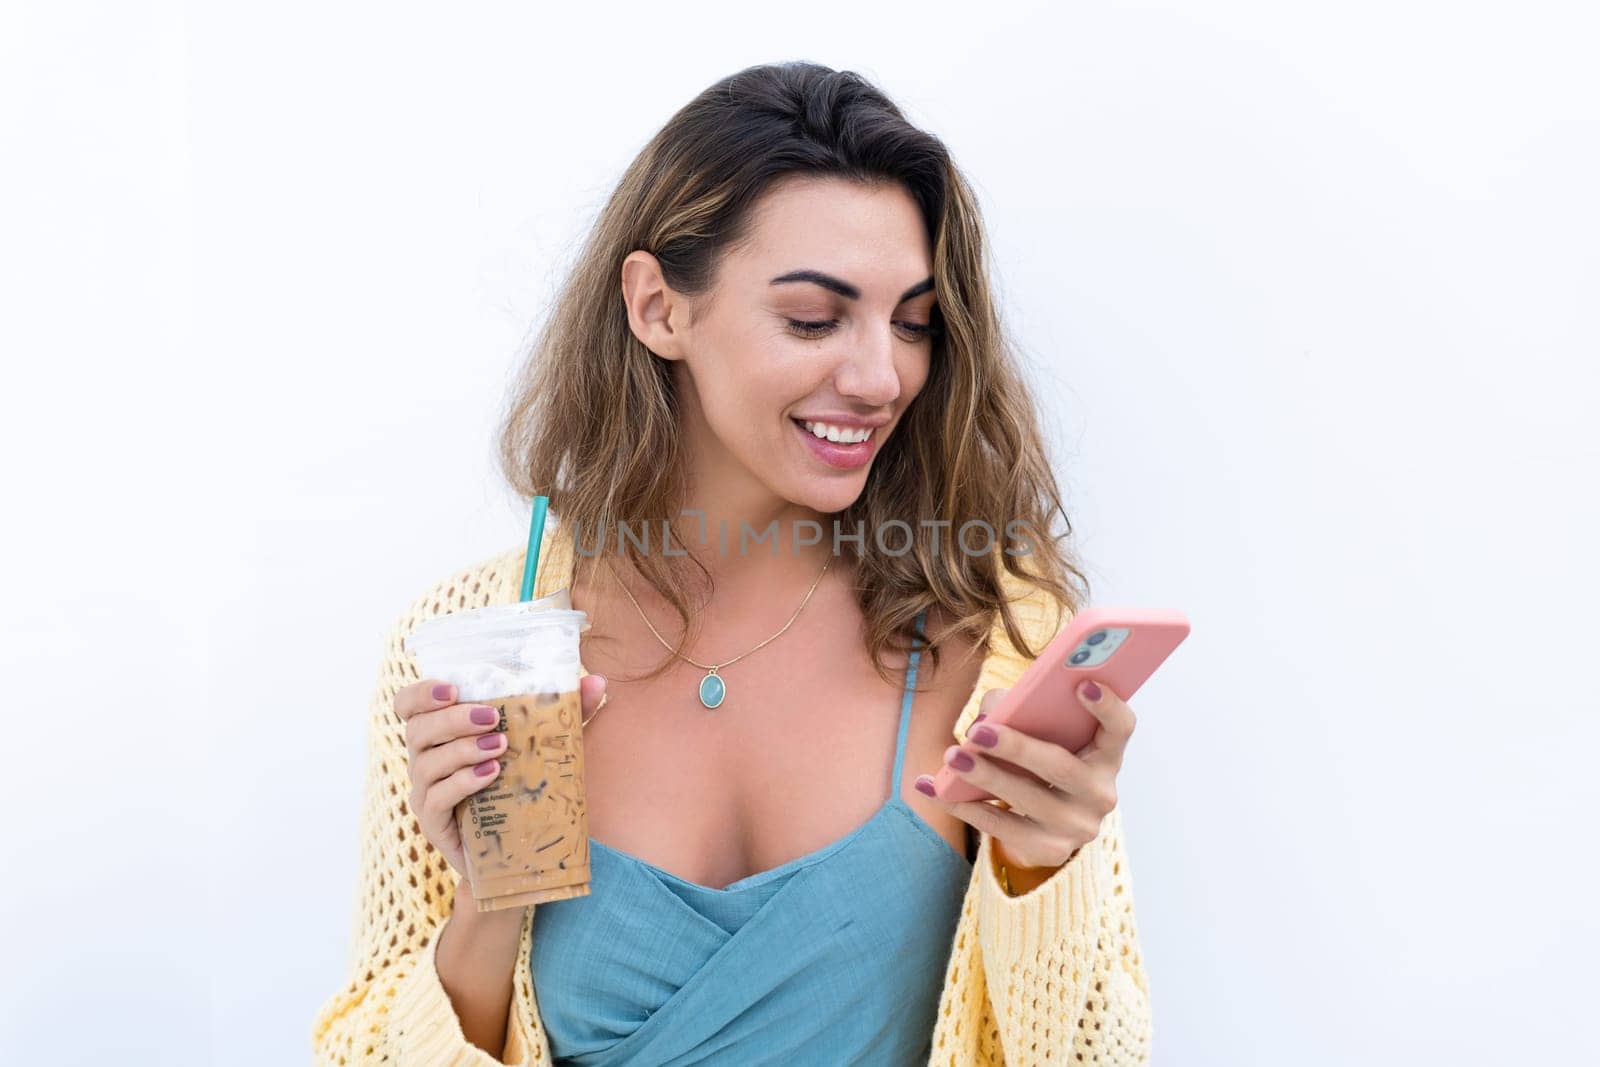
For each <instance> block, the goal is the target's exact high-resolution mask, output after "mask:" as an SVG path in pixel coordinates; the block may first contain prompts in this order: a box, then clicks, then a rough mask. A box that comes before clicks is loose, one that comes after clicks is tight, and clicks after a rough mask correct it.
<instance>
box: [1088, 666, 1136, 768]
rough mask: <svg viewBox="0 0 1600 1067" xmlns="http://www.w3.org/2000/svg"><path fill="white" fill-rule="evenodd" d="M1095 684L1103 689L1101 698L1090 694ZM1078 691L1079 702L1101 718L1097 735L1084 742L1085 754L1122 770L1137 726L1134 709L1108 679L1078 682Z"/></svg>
mask: <svg viewBox="0 0 1600 1067" xmlns="http://www.w3.org/2000/svg"><path fill="white" fill-rule="evenodd" d="M1093 688H1098V689H1099V691H1100V696H1099V699H1096V700H1091V699H1090V698H1089V694H1090V692H1092V691H1093ZM1077 692H1078V702H1079V703H1081V704H1082V705H1083V706H1084V707H1086V708H1088V709H1089V713H1090V714H1091V715H1093V716H1094V717H1095V718H1096V719H1099V720H1100V725H1099V726H1098V727H1096V728H1095V732H1094V737H1093V738H1092V739H1091V740H1090V742H1089V743H1088V744H1087V745H1085V746H1084V748H1083V750H1082V752H1081V755H1082V756H1083V758H1084V759H1085V760H1086V761H1088V762H1091V763H1105V764H1108V765H1109V766H1110V767H1111V768H1112V769H1113V770H1120V769H1121V768H1122V756H1123V753H1124V752H1125V751H1126V750H1127V747H1128V739H1129V738H1130V737H1132V736H1133V728H1134V726H1135V725H1136V723H1137V718H1136V717H1135V716H1134V714H1133V709H1132V708H1131V707H1129V706H1128V705H1127V704H1126V703H1124V702H1123V700H1122V698H1121V697H1119V696H1117V694H1115V693H1113V692H1112V691H1111V687H1110V686H1108V685H1106V684H1105V683H1104V682H1091V681H1085V682H1083V683H1082V684H1080V685H1079V686H1078V690H1077Z"/></svg>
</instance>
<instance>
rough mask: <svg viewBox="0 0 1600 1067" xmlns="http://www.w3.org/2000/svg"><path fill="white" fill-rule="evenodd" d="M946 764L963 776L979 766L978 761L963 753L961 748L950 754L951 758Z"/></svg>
mask: <svg viewBox="0 0 1600 1067" xmlns="http://www.w3.org/2000/svg"><path fill="white" fill-rule="evenodd" d="M945 762H946V763H948V764H950V766H952V767H954V768H955V769H956V770H958V771H960V772H962V773H963V774H965V773H966V772H967V771H970V770H972V768H974V767H976V766H977V765H978V762H977V761H976V760H974V759H973V758H972V757H971V756H969V755H967V754H966V753H965V752H963V751H961V750H960V749H959V748H958V749H956V750H955V751H954V752H952V753H950V758H949V759H948V760H946V761H945Z"/></svg>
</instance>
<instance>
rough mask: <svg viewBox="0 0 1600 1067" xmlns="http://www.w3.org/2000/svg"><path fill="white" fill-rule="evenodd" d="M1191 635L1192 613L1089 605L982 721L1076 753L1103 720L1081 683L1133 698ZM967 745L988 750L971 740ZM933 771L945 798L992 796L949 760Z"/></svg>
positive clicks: (1007, 766) (1008, 765)
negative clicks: (1085, 703) (1187, 615)
mask: <svg viewBox="0 0 1600 1067" xmlns="http://www.w3.org/2000/svg"><path fill="white" fill-rule="evenodd" d="M1187 636H1189V620H1188V619H1187V618H1185V617H1184V615H1183V613H1182V612H1179V611H1170V610H1163V609H1146V608H1086V609H1084V610H1083V611H1080V612H1078V613H1077V614H1076V615H1074V616H1073V617H1072V618H1071V619H1070V620H1068V622H1067V625H1066V626H1065V627H1063V628H1062V630H1061V632H1060V633H1058V634H1056V636H1055V638H1054V639H1053V640H1052V641H1051V642H1050V644H1049V645H1047V646H1046V647H1045V650H1044V651H1043V652H1042V653H1040V654H1039V658H1038V659H1036V660H1034V661H1033V663H1032V664H1030V665H1029V667H1028V669H1027V670H1026V671H1024V672H1023V674H1022V677H1021V678H1019V679H1017V684H1016V685H1014V686H1012V687H1011V688H1010V689H1009V690H1007V692H1006V694H1005V696H1004V697H1002V698H1001V699H1000V701H999V702H998V704H997V706H996V707H995V709H994V711H992V712H990V713H989V716H988V717H987V718H985V719H984V720H983V721H984V722H986V723H988V722H993V723H999V724H1002V725H1005V726H1011V727H1015V728H1016V729H1018V730H1021V731H1023V732H1024V733H1026V734H1029V735H1030V736H1032V737H1037V738H1040V739H1042V740H1045V741H1050V742H1053V743H1054V744H1058V745H1060V746H1062V747H1063V748H1065V749H1067V750H1068V751H1069V752H1078V751H1079V750H1081V749H1082V748H1084V747H1085V746H1086V745H1088V743H1089V742H1090V741H1092V740H1093V739H1094V735H1095V731H1096V730H1097V729H1098V728H1099V726H1100V720H1099V719H1096V718H1095V717H1094V714H1093V713H1092V712H1090V711H1089V709H1088V708H1086V707H1084V706H1083V702H1082V701H1081V700H1079V699H1078V692H1077V690H1078V686H1079V685H1081V684H1082V683H1083V681H1084V680H1085V679H1093V680H1094V681H1096V682H1099V683H1101V684H1102V685H1104V686H1106V687H1107V688H1108V689H1110V690H1111V691H1112V692H1113V693H1115V694H1116V695H1117V696H1119V697H1121V698H1122V699H1123V700H1131V699H1132V698H1133V695H1134V694H1135V693H1137V692H1138V691H1139V687H1140V686H1142V685H1144V683H1145V681H1146V679H1148V678H1149V677H1150V676H1151V675H1152V674H1154V673H1155V670H1156V668H1157V667H1159V666H1161V664H1162V662H1163V661H1165V660H1166V658H1167V656H1169V655H1170V654H1171V653H1172V650H1173V649H1175V648H1177V647H1178V645H1179V644H1180V643H1181V642H1182V641H1183V639H1184V638H1185V637H1187ZM964 747H966V748H968V749H969V750H970V751H974V752H980V753H981V752H983V750H982V749H980V748H978V747H977V746H975V745H972V744H970V742H969V743H968V744H967V745H966V746H964ZM984 758H986V759H990V760H993V761H994V763H995V764H996V765H997V766H999V767H1001V768H1003V769H1005V770H1008V771H1015V772H1017V773H1018V774H1022V775H1025V776H1026V777H1029V778H1033V779H1034V780H1035V781H1039V780H1040V779H1039V778H1038V776H1037V775H1035V774H1033V773H1032V772H1031V771H1028V770H1026V769H1024V768H1022V767H1019V766H1017V765H1016V764H1014V763H1011V762H1009V761H1007V760H1003V759H999V758H998V757H995V756H992V755H989V754H987V753H984ZM932 778H933V785H934V790H935V792H937V793H938V795H939V799H941V800H945V801H959V800H988V799H991V798H993V796H994V794H993V793H990V792H988V791H987V790H985V789H981V788H979V787H978V786H976V785H974V784H973V783H971V782H969V781H967V780H966V779H964V778H962V777H961V776H960V775H959V774H957V773H956V771H955V770H954V769H952V768H951V767H950V766H949V765H948V764H943V763H941V764H940V765H939V770H938V771H937V772H936V773H935V774H933V775H932Z"/></svg>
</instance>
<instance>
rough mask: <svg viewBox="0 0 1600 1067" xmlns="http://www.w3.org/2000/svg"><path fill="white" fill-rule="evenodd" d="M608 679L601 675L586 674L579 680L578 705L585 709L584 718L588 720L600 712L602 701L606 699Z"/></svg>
mask: <svg viewBox="0 0 1600 1067" xmlns="http://www.w3.org/2000/svg"><path fill="white" fill-rule="evenodd" d="M605 695H606V679H605V676H604V675H600V674H586V675H584V676H583V677H582V678H579V679H578V703H579V705H580V706H581V707H582V709H583V717H584V718H585V719H587V718H588V717H589V716H591V715H593V714H594V713H595V712H596V711H598V710H600V701H602V700H604V699H605Z"/></svg>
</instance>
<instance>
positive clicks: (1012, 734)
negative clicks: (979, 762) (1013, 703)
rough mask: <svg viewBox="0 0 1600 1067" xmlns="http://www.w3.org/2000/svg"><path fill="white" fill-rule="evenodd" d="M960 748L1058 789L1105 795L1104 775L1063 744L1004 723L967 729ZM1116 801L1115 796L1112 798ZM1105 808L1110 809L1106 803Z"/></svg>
mask: <svg viewBox="0 0 1600 1067" xmlns="http://www.w3.org/2000/svg"><path fill="white" fill-rule="evenodd" d="M961 748H962V749H964V750H965V751H966V752H968V753H972V754H981V755H985V756H989V757H991V758H992V759H999V760H1003V761H1005V762H1006V763H1011V764H1015V765H1016V766H1018V767H1021V768H1022V769H1023V770H1025V771H1027V772H1029V773H1030V774H1034V775H1037V776H1038V777H1039V778H1040V779H1041V780H1042V781H1044V782H1045V783H1047V784H1048V785H1052V786H1055V788H1056V789H1057V790H1060V791H1064V792H1067V793H1071V794H1073V795H1074V796H1081V797H1085V798H1086V799H1090V800H1101V799H1104V797H1103V794H1104V792H1105V790H1106V785H1105V778H1106V775H1105V774H1104V773H1102V772H1099V771H1097V770H1096V769H1095V768H1093V767H1091V766H1089V764H1087V763H1085V762H1084V761H1083V760H1082V759H1081V758H1080V757H1078V756H1075V755H1073V754H1072V752H1071V751H1070V750H1068V749H1067V748H1066V747H1065V746H1063V745H1058V744H1056V743H1055V742H1053V741H1046V740H1044V739H1043V738H1041V737H1034V736H1033V735H1032V734H1030V733H1028V732H1027V731H1025V730H1019V729H1017V728H1016V727H1014V726H1006V725H1005V724H1003V723H991V722H981V723H978V724H977V725H976V726H974V727H973V728H972V729H970V730H968V731H967V739H966V741H965V743H963V744H962V745H961ZM1111 803H1112V804H1115V800H1114V798H1113V799H1112V800H1111ZM1106 810H1107V811H1109V810H1111V809H1110V807H1107V809H1106Z"/></svg>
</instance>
